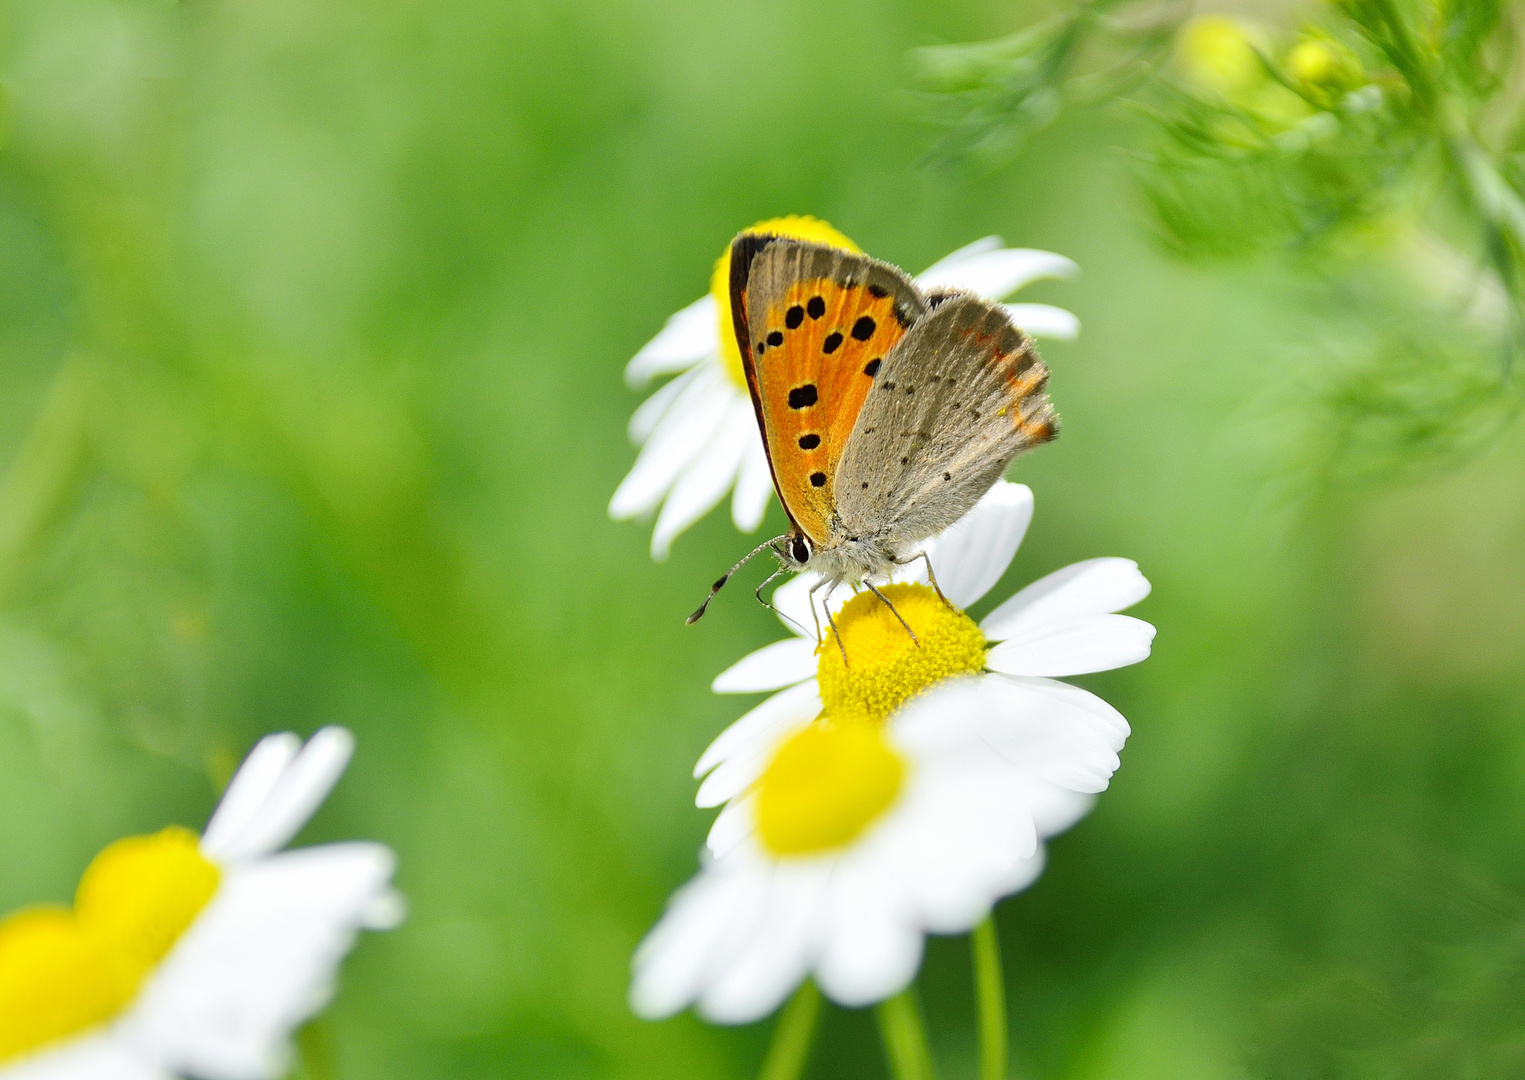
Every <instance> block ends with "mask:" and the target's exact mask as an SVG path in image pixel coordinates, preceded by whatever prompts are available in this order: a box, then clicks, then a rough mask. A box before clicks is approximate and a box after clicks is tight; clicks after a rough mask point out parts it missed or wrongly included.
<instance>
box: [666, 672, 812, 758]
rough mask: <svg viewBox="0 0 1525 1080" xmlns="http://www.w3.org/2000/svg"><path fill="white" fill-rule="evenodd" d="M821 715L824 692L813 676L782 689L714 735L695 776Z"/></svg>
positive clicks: (702, 756) (773, 739) (774, 739)
mask: <svg viewBox="0 0 1525 1080" xmlns="http://www.w3.org/2000/svg"><path fill="white" fill-rule="evenodd" d="M820 714H821V695H820V693H819V691H818V690H817V688H816V685H815V680H814V679H812V680H810V681H809V682H806V683H801V684H800V685H798V686H791V687H790V688H789V689H787V690H781V691H779V692H778V693H777V694H774V695H773V696H772V697H770V698H768V699H767V700H766V701H764V702H762V703H761V704H759V705H758V706H757V707H755V708H753V709H752V710H750V711H749V712H747V713H746V714H745V715H743V716H742V717H741V719H739V720H737V721H736V722H735V723H733V724H732V725H731V726H730V727H728V728H726V729H725V730H724V731H722V732H721V733H720V734H719V735H717V736H715V741H714V742H712V743H710V745H709V747H708V749H706V750H705V751H704V753H703V755H701V756H700V758H699V764H697V765H695V766H694V776H695V777H696V778H697V777H700V776H703V775H704V774H705V773H707V772H709V771H710V770H711V769H713V768H714V767H715V766H716V765H719V764H720V763H721V762H723V761H725V760H727V759H728V758H730V757H732V756H733V755H735V754H738V753H740V752H742V751H743V750H745V749H747V748H748V747H749V746H751V745H752V744H753V743H755V742H757V741H758V740H766V741H768V742H769V743H770V745H771V743H772V742H773V741H776V739H777V737H778V735H777V733H778V731H780V730H783V729H785V728H788V727H790V726H794V725H803V724H808V723H810V721H812V720H814V719H815V718H816V717H817V716H819V715H820Z"/></svg>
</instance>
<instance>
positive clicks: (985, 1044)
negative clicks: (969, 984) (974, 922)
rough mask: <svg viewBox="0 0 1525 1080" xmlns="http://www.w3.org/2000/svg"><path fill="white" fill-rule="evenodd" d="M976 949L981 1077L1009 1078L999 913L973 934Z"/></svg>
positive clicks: (971, 942)
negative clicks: (998, 934)
mask: <svg viewBox="0 0 1525 1080" xmlns="http://www.w3.org/2000/svg"><path fill="white" fill-rule="evenodd" d="M969 945H970V948H971V950H972V951H973V953H974V998H975V1002H976V1004H977V1005H978V1008H979V1024H980V1072H979V1078H980V1080H1006V984H1005V982H1004V981H1003V980H1002V978H1001V942H1000V940H999V939H998V938H997V937H996V932H995V917H994V916H993V915H987V916H985V921H984V922H982V923H980V925H978V926H976V927H975V928H974V933H972V934H970V935H969Z"/></svg>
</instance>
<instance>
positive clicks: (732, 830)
mask: <svg viewBox="0 0 1525 1080" xmlns="http://www.w3.org/2000/svg"><path fill="white" fill-rule="evenodd" d="M755 798H756V796H754V795H752V794H747V795H743V796H742V797H741V798H739V799H732V800H731V801H730V802H728V803H726V804H725V808H724V809H723V810H721V811H720V813H719V814H717V815H715V822H714V824H712V825H711V826H710V831H709V835H708V836H706V837H705V838H704V846H705V847H707V848H709V850H710V854H711V855H713V856H714V857H715V858H717V859H720V858H724V857H725V855H726V853H727V852H729V851H730V850H731V849H732V848H734V847H735V846H736V845H737V844H739V843H741V842H742V841H743V840H745V839H746V838H747V837H749V836H751V835H752V833H753V831H754V830H755V829H756V827H757V822H756V819H755V818H754V816H753V814H754V811H755V807H754V805H753V803H754V800H755Z"/></svg>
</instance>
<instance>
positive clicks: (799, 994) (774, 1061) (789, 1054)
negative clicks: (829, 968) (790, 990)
mask: <svg viewBox="0 0 1525 1080" xmlns="http://www.w3.org/2000/svg"><path fill="white" fill-rule="evenodd" d="M820 1016H821V992H820V991H819V990H817V989H816V986H815V983H813V982H811V981H810V980H809V979H807V980H805V982H803V983H801V984H800V988H799V989H798V990H796V991H795V992H794V997H792V998H790V999H789V1004H787V1005H785V1006H784V1011H783V1014H782V1015H781V1016H780V1017H779V1018H778V1024H777V1025H776V1026H775V1027H774V1029H773V1042H772V1043H771V1044H770V1045H769V1046H768V1056H767V1057H765V1058H763V1067H762V1072H761V1073H760V1074H758V1080H797V1078H798V1077H799V1075H800V1073H801V1072H803V1071H804V1069H805V1060H806V1058H808V1057H809V1056H810V1043H811V1040H812V1039H813V1038H814V1037H815V1025H816V1021H817V1020H819V1019H820Z"/></svg>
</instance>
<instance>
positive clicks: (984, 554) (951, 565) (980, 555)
mask: <svg viewBox="0 0 1525 1080" xmlns="http://www.w3.org/2000/svg"><path fill="white" fill-rule="evenodd" d="M1032 519H1033V493H1032V491H1031V489H1029V488H1028V487H1027V485H1026V484H1013V483H1010V482H1009V481H1006V480H1000V481H997V482H996V485H995V486H994V487H992V488H991V489H990V491H989V492H987V493H986V495H985V497H984V498H982V499H981V500H980V501H979V502H977V503H976V504H975V505H974V509H972V510H970V511H969V513H967V514H965V515H964V517H963V518H961V519H960V520H959V521H957V522H955V523H954V524H953V525H952V526H950V527H949V528H947V529H946V530H944V531H943V534H942V535H941V536H940V537H939V538H938V541H937V546H936V549H935V552H934V553H933V555H932V566H933V567H934V568H935V569H936V571H937V583H938V585H940V586H941V587H942V590H943V594H944V595H945V596H947V597H948V599H949V600H951V601H953V603H954V604H956V605H957V606H959V607H961V608H967V607H969V606H970V605H971V604H973V603H975V601H977V600H979V598H980V597H982V596H984V595H985V594H986V593H987V592H989V591H990V587H991V586H992V585H994V584H995V583H996V582H997V581H999V580H1000V579H1001V575H1002V574H1004V573H1005V572H1006V567H1007V566H1009V565H1011V559H1012V556H1014V555H1015V554H1016V553H1017V547H1018V545H1020V544H1021V543H1022V537H1023V536H1025V535H1026V534H1027V526H1028V524H1029V523H1030V522H1031V521H1032Z"/></svg>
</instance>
